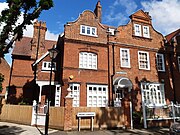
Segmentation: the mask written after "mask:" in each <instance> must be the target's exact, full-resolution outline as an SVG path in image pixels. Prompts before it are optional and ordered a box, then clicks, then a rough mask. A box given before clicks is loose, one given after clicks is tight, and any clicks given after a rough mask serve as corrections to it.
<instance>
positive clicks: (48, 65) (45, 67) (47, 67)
mask: <svg viewBox="0 0 180 135" xmlns="http://www.w3.org/2000/svg"><path fill="white" fill-rule="evenodd" d="M42 70H51V62H48V61H43V63H42ZM52 70H56V63H55V62H53V64H52Z"/></svg>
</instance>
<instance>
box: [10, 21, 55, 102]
mask: <svg viewBox="0 0 180 135" xmlns="http://www.w3.org/2000/svg"><path fill="white" fill-rule="evenodd" d="M46 30H47V28H46V23H45V22H41V21H40V22H38V21H37V22H35V23H34V34H33V38H30V37H23V38H22V40H21V41H17V42H16V43H15V48H14V50H13V52H12V68H11V77H10V86H9V92H8V102H9V103H13V104H17V103H19V102H25V103H27V104H32V101H33V100H34V99H36V100H38V99H39V89H40V87H39V86H38V85H37V84H36V81H37V80H38V79H39V76H38V71H39V69H38V67H36V66H34V67H33V66H32V64H33V63H35V61H37V60H38V59H39V58H40V57H42V56H43V55H44V54H45V53H46V52H47V50H48V49H50V48H52V46H53V45H54V44H56V41H50V40H45V34H46ZM32 67H33V68H32ZM46 78H49V72H44V74H43V80H44V81H45V80H47V79H46Z"/></svg>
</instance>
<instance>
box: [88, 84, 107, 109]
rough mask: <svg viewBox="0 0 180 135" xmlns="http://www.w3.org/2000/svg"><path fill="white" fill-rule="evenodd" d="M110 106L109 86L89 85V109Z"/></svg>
mask: <svg viewBox="0 0 180 135" xmlns="http://www.w3.org/2000/svg"><path fill="white" fill-rule="evenodd" d="M106 106H108V86H107V85H93V84H88V85H87V107H106Z"/></svg>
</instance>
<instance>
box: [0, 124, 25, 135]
mask: <svg viewBox="0 0 180 135" xmlns="http://www.w3.org/2000/svg"><path fill="white" fill-rule="evenodd" d="M24 131H25V130H23V129H22V128H20V127H17V126H7V125H3V126H0V135H17V134H20V133H22V132H24Z"/></svg>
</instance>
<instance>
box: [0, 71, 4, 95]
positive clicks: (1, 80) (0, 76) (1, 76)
mask: <svg viewBox="0 0 180 135" xmlns="http://www.w3.org/2000/svg"><path fill="white" fill-rule="evenodd" d="M3 81H4V75H2V74H1V73H0V92H2V89H3V87H2V83H3Z"/></svg>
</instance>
